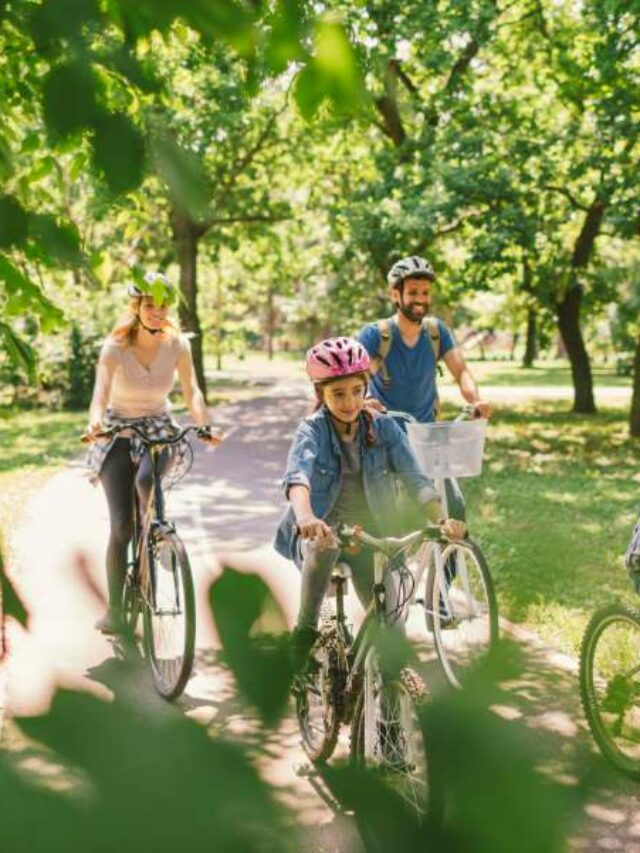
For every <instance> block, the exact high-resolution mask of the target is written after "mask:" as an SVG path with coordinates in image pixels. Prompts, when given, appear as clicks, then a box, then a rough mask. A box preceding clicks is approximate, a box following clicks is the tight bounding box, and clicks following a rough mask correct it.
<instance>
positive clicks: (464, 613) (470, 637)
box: [389, 407, 498, 688]
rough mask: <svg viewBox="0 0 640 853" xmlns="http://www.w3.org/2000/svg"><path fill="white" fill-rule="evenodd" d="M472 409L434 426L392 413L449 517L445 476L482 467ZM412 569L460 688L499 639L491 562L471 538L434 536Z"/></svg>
mask: <svg viewBox="0 0 640 853" xmlns="http://www.w3.org/2000/svg"><path fill="white" fill-rule="evenodd" d="M471 410H472V407H465V409H463V412H462V415H461V416H460V417H459V418H457V419H456V420H454V421H440V422H438V423H431V424H420V423H418V422H417V421H415V419H414V418H412V417H411V416H410V415H406V414H404V413H401V412H390V413H389V414H391V416H392V417H394V418H396V420H398V421H404V425H405V427H406V432H407V435H408V437H409V443H410V444H411V447H412V449H413V451H414V454H415V456H416V459H417V460H418V464H419V465H420V467H421V469H422V470H423V471H424V473H425V474H426V475H427V476H428V477H430V478H432V479H433V480H434V482H435V485H436V488H437V490H438V493H439V495H440V498H441V501H442V506H443V510H444V513H445V515H448V514H449V507H448V499H447V489H446V480H448V479H454V478H457V477H471V476H477V475H478V474H479V473H480V471H481V469H482V454H483V449H484V435H485V428H486V421H483V420H468V417H469V415H470V413H471ZM409 567H410V569H411V572H412V575H413V578H414V584H415V586H414V593H413V596H412V603H416V604H418V605H420V606H422V607H423V609H424V614H425V621H426V625H427V628H428V630H429V631H431V632H432V634H433V639H434V643H435V647H436V653H437V655H438V659H439V661H440V664H441V666H442V669H443V671H444V674H445V676H446V678H447V681H448V682H449V683H450V684H451V685H452V686H453V687H457V688H460V687H462V686H463V683H464V679H465V675H466V673H467V672H468V670H469V668H470V667H472V666H473V665H474V664H475V663H477V662H478V661H479V660H480V659H481V658H482V657H484V656H486V655H488V654H489V652H490V651H491V649H492V648H493V647H494V645H495V643H496V642H497V640H498V605H497V601H496V596H495V590H494V586H493V581H492V579H491V574H490V572H489V568H488V566H487V561H486V559H485V557H484V555H483V553H482V551H481V549H480V546H479V545H478V543H477V542H475V541H474V540H473V539H471V538H467V539H465V540H463V541H460V542H449V543H447V544H444V545H443V544H441V543H438V542H436V541H433V540H429V541H425V542H423V543H422V544H421V546H420V548H419V549H418V550H417V552H416V553H415V554H413V555H412V558H411V561H410V564H409Z"/></svg>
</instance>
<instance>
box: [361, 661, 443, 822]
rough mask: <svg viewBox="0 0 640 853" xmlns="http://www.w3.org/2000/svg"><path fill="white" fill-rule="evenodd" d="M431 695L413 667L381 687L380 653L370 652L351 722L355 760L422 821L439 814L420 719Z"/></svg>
mask: <svg viewBox="0 0 640 853" xmlns="http://www.w3.org/2000/svg"><path fill="white" fill-rule="evenodd" d="M427 695H428V694H427V688H426V686H425V684H424V681H423V680H422V678H421V677H420V676H419V675H418V673H416V672H415V671H414V670H412V669H410V668H405V669H403V670H401V672H400V673H399V675H398V677H397V678H395V679H393V680H392V681H391V682H390V683H389V684H388V685H386V686H385V687H384V688H383V687H382V678H381V673H380V668H379V666H378V663H377V655H376V653H375V651H374V650H373V649H370V650H369V652H368V653H367V657H366V660H365V664H364V675H363V679H362V686H361V688H360V691H359V693H358V697H357V699H356V703H355V708H354V712H353V718H352V722H351V760H352V761H353V762H354V763H355V764H357V765H359V766H365V767H369V768H371V769H373V770H375V771H378V772H379V773H380V775H381V778H382V779H383V780H384V782H385V783H386V784H388V785H389V787H390V788H391V789H392V790H394V791H396V793H398V794H399V795H400V797H401V798H402V799H403V800H405V802H406V803H407V804H408V805H409V807H410V808H411V809H412V810H413V811H414V812H415V813H416V816H418V817H420V818H425V817H427V816H429V817H430V818H433V817H434V816H435V815H436V814H437V813H438V812H439V811H440V806H439V805H438V802H439V801H438V798H437V797H436V796H435V793H434V790H435V789H434V786H433V783H432V779H431V778H430V772H429V762H428V758H427V744H426V742H425V738H424V732H423V730H422V723H421V715H420V708H421V706H422V705H423V703H424V702H426V700H427ZM383 696H384V699H383ZM385 718H386V719H385Z"/></svg>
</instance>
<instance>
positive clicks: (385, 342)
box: [371, 317, 391, 387]
mask: <svg viewBox="0 0 640 853" xmlns="http://www.w3.org/2000/svg"><path fill="white" fill-rule="evenodd" d="M377 326H378V332H379V333H380V346H379V347H378V352H377V353H376V354H375V356H374V357H373V358H372V359H371V371H372V373H379V374H380V378H381V379H382V384H383V385H384V386H385V387H387V386H389V385H391V376H390V375H389V368H388V367H387V361H386V359H387V356H388V355H389V351H390V350H391V318H390V317H387V318H386V319H384V320H378V322H377Z"/></svg>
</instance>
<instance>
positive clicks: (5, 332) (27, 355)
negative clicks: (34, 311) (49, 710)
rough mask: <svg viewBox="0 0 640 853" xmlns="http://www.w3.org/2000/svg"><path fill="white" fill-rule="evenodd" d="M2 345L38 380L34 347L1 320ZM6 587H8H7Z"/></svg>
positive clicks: (12, 599) (7, 591)
mask: <svg viewBox="0 0 640 853" xmlns="http://www.w3.org/2000/svg"><path fill="white" fill-rule="evenodd" d="M0 346H1V347H2V349H4V351H5V352H6V353H7V355H8V356H9V360H10V361H11V362H13V364H16V365H21V366H22V367H23V368H24V370H25V371H26V373H27V376H28V377H29V382H35V381H36V354H35V352H34V350H33V349H32V347H31V346H30V345H29V344H28V343H27V342H26V341H23V340H22V338H20V337H19V336H18V335H17V334H16V333H15V332H14V331H13V329H12V328H11V326H10V325H9V324H8V323H5V322H4V321H2V320H0ZM0 560H1V558H0ZM1 568H2V567H1V565H0V583H1V584H2V596H3V599H4V596H5V595H7V599H4V601H5V612H6V613H8V614H9V615H11V616H16V618H18V615H17V614H19V613H20V608H19V604H20V599H19V598H18V597H17V595H16V594H15V592H14V590H13V588H12V587H11V584H10V583H9V581H8V580H7V579H6V578H5V576H4V573H3V572H2V571H1ZM5 587H6V588H5ZM7 601H8V602H9V607H13V608H14V610H13V612H12V611H11V610H7V609H6V608H7V603H6V602H7ZM23 624H24V623H23Z"/></svg>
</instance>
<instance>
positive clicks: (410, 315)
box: [398, 302, 431, 324]
mask: <svg viewBox="0 0 640 853" xmlns="http://www.w3.org/2000/svg"><path fill="white" fill-rule="evenodd" d="M418 305H419V306H421V307H423V308H424V311H423V312H420V313H417V314H415V313H414V308H415V307H416V306H418ZM430 307H431V303H430V302H417V303H413V304H412V305H405V304H404V302H399V303H398V309H399V311H400V313H401V314H402V316H403V317H406V318H407V320H409V322H410V323H416V324H420V323H422V321H423V320H424V318H425V317H426V316H427V314H428V313H429V308H430Z"/></svg>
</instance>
